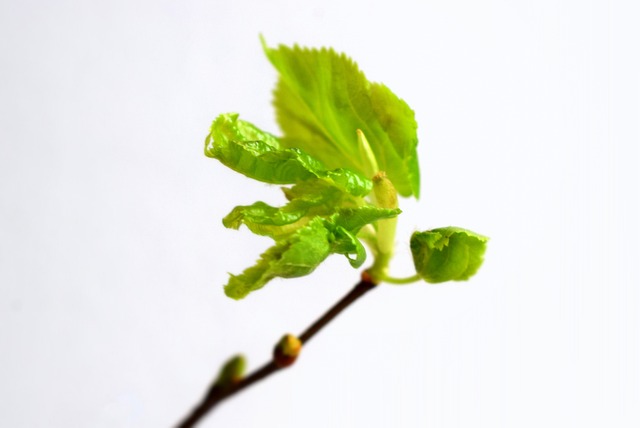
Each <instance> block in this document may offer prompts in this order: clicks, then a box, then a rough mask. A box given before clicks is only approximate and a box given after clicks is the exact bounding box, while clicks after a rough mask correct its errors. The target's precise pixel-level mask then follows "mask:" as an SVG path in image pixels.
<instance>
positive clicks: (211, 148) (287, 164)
mask: <svg viewBox="0 0 640 428" xmlns="http://www.w3.org/2000/svg"><path fill="white" fill-rule="evenodd" d="M205 154H206V155H207V156H209V157H212V158H215V159H218V160H219V161H220V162H222V163H223V164H224V165H226V166H228V167H229V168H231V169H233V170H234V171H237V172H239V173H241V174H244V175H246V176H247V177H250V178H253V179H255V180H259V181H263V182H265V183H272V184H295V183H298V182H300V181H304V180H309V179H313V178H323V179H326V180H329V181H331V182H333V183H335V184H336V185H339V186H340V187H342V188H343V189H345V190H346V191H348V192H349V193H351V194H353V195H356V196H365V195H366V194H368V193H369V191H370V190H371V186H372V185H371V181H370V180H368V179H366V178H364V177H363V176H362V175H360V174H358V173H356V172H354V171H350V170H348V169H344V168H336V169H333V170H328V169H327V168H326V167H325V166H324V164H323V163H322V162H321V161H319V160H317V159H315V158H313V157H311V156H309V155H308V154H307V153H305V152H304V151H302V150H301V149H297V148H283V147H281V145H280V143H279V141H278V139H277V138H276V137H274V136H273V135H271V134H269V133H267V132H264V131H261V130H260V129H258V128H256V127H255V126H254V125H252V124H250V123H249V122H245V121H243V120H240V119H238V115H237V114H234V113H229V114H222V115H220V116H218V117H217V118H216V120H214V121H213V123H212V125H211V132H210V133H209V135H208V136H207V139H206V141H205Z"/></svg>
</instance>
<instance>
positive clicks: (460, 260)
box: [411, 227, 489, 283]
mask: <svg viewBox="0 0 640 428" xmlns="http://www.w3.org/2000/svg"><path fill="white" fill-rule="evenodd" d="M488 240H489V238H487V237H485V236H482V235H478V234H477V233H474V232H471V231H470V230H466V229H461V228H457V227H443V228H440V229H433V230H429V231H426V232H415V233H414V234H413V235H412V236H411V253H412V254H413V263H414V265H415V267H416V272H418V274H419V275H420V277H422V278H423V279H424V280H425V281H427V282H431V283H438V282H445V281H464V280H467V279H469V278H470V277H471V276H473V275H474V274H475V273H476V272H477V271H478V269H479V268H480V266H481V265H482V261H483V257H484V253H485V250H486V248H487V241H488Z"/></svg>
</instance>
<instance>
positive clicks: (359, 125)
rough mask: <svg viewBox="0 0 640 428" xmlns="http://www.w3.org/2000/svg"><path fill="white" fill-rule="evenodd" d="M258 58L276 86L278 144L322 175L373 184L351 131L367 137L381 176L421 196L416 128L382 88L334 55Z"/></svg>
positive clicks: (306, 52)
mask: <svg viewBox="0 0 640 428" xmlns="http://www.w3.org/2000/svg"><path fill="white" fill-rule="evenodd" d="M263 45H264V50H265V53H266V55H267V57H268V58H269V60H270V61H271V63H272V64H273V65H274V66H275V68H276V69H277V70H278V72H279V73H280V79H279V82H278V84H277V87H276V90H275V92H274V106H275V108H276V115H277V120H278V123H279V124H280V127H281V128H282V130H283V132H284V137H283V138H282V139H281V143H282V144H283V145H284V146H286V147H297V148H300V149H302V150H305V151H306V152H307V153H309V154H310V155H311V156H313V157H315V158H317V159H319V160H321V161H322V162H323V163H324V164H325V165H327V167H328V168H339V167H343V168H350V169H353V170H355V171H358V172H359V173H361V174H363V175H364V176H366V177H373V175H374V174H375V173H377V172H378V171H373V170H372V168H374V167H373V166H372V162H371V161H370V160H369V159H368V157H367V156H363V155H362V153H363V148H362V147H361V144H359V142H358V135H357V131H358V130H361V131H362V132H363V133H364V135H365V136H366V139H364V140H365V141H368V144H369V145H370V149H371V151H372V152H373V154H374V156H375V161H376V162H374V164H375V163H377V165H378V168H380V170H382V171H385V172H386V173H387V175H388V176H389V178H390V179H391V181H392V182H393V184H394V186H395V187H396V188H397V190H398V192H399V193H400V194H401V195H402V196H411V195H413V196H415V197H416V198H417V197H418V196H419V193H420V172H419V167H418V157H417V152H416V146H417V144H418V138H417V134H416V129H417V124H416V121H415V118H414V113H413V111H412V110H411V109H410V108H409V106H408V105H407V104H406V103H405V102H404V101H403V100H401V99H400V98H398V97H397V96H396V95H394V94H393V93H392V92H391V91H390V90H389V89H388V88H387V87H386V86H384V85H382V84H379V83H371V82H369V81H368V80H367V79H366V77H365V76H364V74H363V73H362V72H361V71H360V70H359V69H358V66H357V65H356V63H355V62H353V61H352V60H351V59H349V58H348V57H347V56H345V55H344V54H338V53H336V52H335V51H333V50H332V49H320V50H318V49H307V48H301V47H299V46H294V47H293V48H289V47H286V46H279V47H278V48H276V49H273V48H268V47H267V46H266V44H265V43H264V40H263ZM368 149H369V148H367V150H368Z"/></svg>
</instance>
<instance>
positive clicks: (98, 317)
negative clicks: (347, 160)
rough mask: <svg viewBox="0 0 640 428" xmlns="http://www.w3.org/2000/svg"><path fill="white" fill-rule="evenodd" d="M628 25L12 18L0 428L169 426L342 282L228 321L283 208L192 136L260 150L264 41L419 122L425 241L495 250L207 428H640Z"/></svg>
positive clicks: (259, 9) (3, 151)
mask: <svg viewBox="0 0 640 428" xmlns="http://www.w3.org/2000/svg"><path fill="white" fill-rule="evenodd" d="M639 19H640V17H639V10H638V6H637V2H633V1H631V0H629V1H626V2H625V1H609V2H607V1H596V0H592V1H590V0H583V1H568V0H565V1H563V0H542V1H536V2H530V1H507V0H493V1H460V0H453V1H437V2H434V1H428V2H427V1H425V2H406V1H399V0H396V1H392V2H389V1H384V2H381V1H368V2H364V1H363V2H348V1H345V0H341V1H329V0H324V1H315V2H306V3H303V2H293V1H290V2H288V1H234V2H231V1H211V0H209V1H180V2H178V1H175V2H171V1H157V0H156V1H131V0H127V1H104V2H98V1H64V0H63V1H56V2H46V1H37V0H36V1H29V0H21V1H6V0H5V1H3V2H2V3H1V6H0V62H1V68H0V347H1V349H0V425H1V426H3V427H13V428H21V427H24V428H33V427H82V428H84V427H170V426H172V425H173V424H175V423H176V422H177V421H178V420H179V419H180V418H181V417H182V416H183V415H184V414H185V413H186V411H187V410H188V409H190V408H191V406H192V405H193V404H195V402H196V401H197V400H199V399H200V397H201V394H202V393H203V392H204V390H205V388H206V386H207V384H208V383H209V381H210V379H211V378H212V377H213V376H214V375H215V373H216V372H217V370H218V367H219V365H220V364H221V363H222V362H223V361H224V360H225V359H226V358H228V357H229V356H231V355H232V354H234V353H236V352H243V353H244V354H245V355H246V356H247V357H248V359H249V364H250V367H251V368H254V367H256V366H258V365H261V364H262V363H263V362H265V361H266V360H267V358H268V357H269V354H270V352H271V347H272V345H273V343H275V341H276V340H277V339H278V338H279V337H280V336H281V335H282V334H283V333H285V332H292V333H299V332H301V331H302V330H303V329H304V328H305V327H306V326H307V325H308V324H309V323H310V322H311V321H312V320H313V319H315V318H316V317H317V316H318V315H319V314H321V313H322V312H323V311H324V309H326V308H327V307H328V306H329V305H330V304H331V303H333V302H334V301H336V300H337V299H338V298H339V297H340V296H341V295H342V294H344V293H346V291H347V290H348V289H350V287H351V286H352V285H353V284H354V283H355V282H356V281H357V280H358V273H357V272H356V271H354V270H352V269H351V268H350V267H349V266H348V264H347V262H346V260H345V259H344V258H342V257H338V256H334V257H332V258H330V259H329V260H328V262H327V263H326V264H324V265H323V266H322V267H320V268H319V269H318V270H317V271H316V272H315V273H314V274H313V275H312V276H310V277H306V278H302V279H298V280H286V281H284V280H283V281H273V282H272V283H271V284H269V285H268V286H267V287H266V288H264V289H263V290H261V291H259V292H256V293H255V294H253V295H251V296H249V297H248V298H247V299H245V300H243V301H239V302H236V301H232V300H230V299H228V298H226V297H225V296H224V294H223V292H222V285H223V284H224V283H225V282H226V277H227V272H235V273H237V272H240V271H241V270H242V269H244V268H245V267H247V266H248V265H250V264H251V263H252V262H253V260H254V259H255V258H256V257H257V256H258V254H259V253H260V252H261V251H262V250H264V249H265V248H266V247H267V246H268V245H269V242H268V241H267V240H266V239H265V238H259V237H255V236H253V235H251V233H249V232H248V231H246V230H241V231H229V230H226V229H224V227H223V226H222V224H221V222H220V219H221V218H222V216H223V215H224V214H226V213H227V212H228V211H229V210H231V208H232V207H233V206H235V205H240V204H248V203H252V202H254V201H255V200H258V199H262V200H265V201H267V202H271V203H277V202H281V196H280V193H279V191H278V190H277V188H275V187H270V186H267V185H262V184H260V183H255V182H251V181H250V180H247V179H245V178H243V177H240V176H237V174H235V173H232V172H230V171H228V170H226V169H225V168H224V167H223V166H222V165H221V164H219V163H218V162H217V161H215V160H212V159H208V158H205V157H204V155H203V141H204V137H205V136H206V134H207V132H208V127H209V124H210V122H211V120H212V119H213V118H214V117H215V116H216V115H217V114H219V113H223V112H229V111H237V112H240V113H241V114H242V117H243V118H245V119H247V120H250V121H252V122H254V123H256V124H257V125H258V126H261V127H263V128H265V129H267V130H270V131H272V132H276V133H277V127H276V125H275V121H274V119H273V111H272V108H271V106H270V91H271V89H272V87H273V84H274V83H275V72H274V71H273V69H272V68H271V66H270V65H269V64H268V62H267V60H266V59H265V58H264V56H263V54H262V52H261V47H260V43H259V39H258V35H259V33H262V34H263V35H264V36H265V37H266V39H267V41H268V42H269V43H270V44H271V45H275V44H278V43H287V44H291V43H294V42H298V43H300V44H303V45H309V46H322V45H326V46H333V47H335V48H336V49H338V50H340V51H344V52H347V53H348V54H349V55H350V56H352V57H353V58H354V59H356V60H357V61H358V63H359V64H360V66H361V68H362V69H363V70H364V71H365V72H366V73H367V76H368V77H369V78H370V79H372V80H375V81H382V82H384V83H386V84H387V85H388V86H389V87H390V88H391V89H392V90H393V91H394V92H396V93H397V94H398V95H400V96H401V97H402V98H404V99H405V100H406V101H407V102H408V103H409V105H411V106H412V107H413V109H414V110H415V111H416V117H417V120H418V123H419V137H420V146H419V153H420V162H421V167H422V176H423V179H422V186H423V191H422V197H421V199H420V201H418V202H417V203H415V202H412V201H403V203H402V208H404V211H405V212H404V213H403V214H402V216H401V220H400V232H399V236H398V248H399V249H398V257H397V260H396V263H395V264H394V266H393V270H394V271H395V273H397V274H398V275H408V274H410V268H411V264H410V261H409V253H408V252H407V249H406V246H407V243H408V238H409V235H410V233H411V232H412V231H413V230H416V229H422V230H424V229H429V228H433V227H439V226H447V225H456V226H461V227H467V228H470V229H473V230H476V231H478V232H480V233H483V234H486V235H488V236H490V237H491V239H492V240H491V242H490V247H489V250H488V253H487V257H486V262H485V265H484V267H483V268H482V269H481V271H480V272H479V274H478V275H477V276H476V277H474V278H473V279H472V281H470V282H468V283H455V284H444V285H438V286H433V285H427V284H415V285H412V286H406V287H394V286H386V285H385V286H381V287H380V289H379V290H376V291H374V292H372V293H371V294H370V295H368V296H367V297H365V298H364V299H363V300H362V301H359V302H358V303H357V304H356V305H355V306H354V307H352V308H351V309H349V310H348V311H347V312H346V313H345V314H344V315H342V316H341V317H340V318H338V319H337V320H336V321H335V322H334V323H333V324H331V325H330V326H329V327H328V328H327V330H326V331H324V332H322V333H321V334H320V335H319V336H318V337H317V338H314V340H313V341H312V342H310V343H309V345H308V346H307V348H306V349H305V350H304V351H303V354H302V355H301V357H300V360H299V361H298V363H297V364H296V366H294V367H293V368H292V369H290V370H288V371H286V372H283V373H280V374H278V375H277V376H274V377H272V378H270V379H269V380H268V381H266V382H264V383H262V384H259V385H256V386H255V387H253V388H251V389H250V390H247V391H246V392H244V393H242V394H241V395H239V396H237V397H235V398H233V399H231V400H229V401H228V402H225V403H224V404H223V405H221V406H220V407H219V408H218V409H217V410H216V411H215V412H214V413H213V414H212V415H211V417H210V418H208V419H207V421H206V422H205V423H203V424H202V426H203V427H206V426H211V427H213V426H224V427H242V428H245V427H283V428H286V427H301V426H302V427H433V428H436V427H437V428H452V427H474V428H476V427H477V428H479V427H487V428H489V427H490V428H496V427H518V428H520V427H540V426H545V427H585V426H596V427H637V426H639V425H638V424H639V423H640V315H638V312H639V311H640V291H639V289H638V287H639V285H640V281H639V279H640V278H639V275H638V265H639V264H640V257H639V256H640V254H639V251H638V242H639V239H640V236H639V232H638V220H639V218H640V216H639V212H638V196H639V194H640V192H639V189H638V181H639V180H638V179H639V174H638V172H637V168H638V165H639V161H640V158H639V152H638V145H639V142H640V138H639V137H640V129H639V123H640V101H639V95H640V61H639V51H638V44H637V37H638V36H639V35H640V34H639V33H640V32H639V31H638V30H637V25H638V21H639Z"/></svg>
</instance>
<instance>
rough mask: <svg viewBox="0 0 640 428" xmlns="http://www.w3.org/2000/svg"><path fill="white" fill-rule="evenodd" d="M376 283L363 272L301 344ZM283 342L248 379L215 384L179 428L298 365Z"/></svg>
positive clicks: (188, 425) (305, 334)
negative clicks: (262, 381) (223, 401)
mask: <svg viewBox="0 0 640 428" xmlns="http://www.w3.org/2000/svg"><path fill="white" fill-rule="evenodd" d="M375 286H376V284H375V282H374V281H373V280H372V278H371V277H370V276H369V275H368V274H367V272H364V273H363V274H362V279H361V280H360V282H359V283H358V284H356V286H355V287H353V289H352V290H351V291H350V292H349V293H347V294H346V295H345V296H344V297H343V298H342V299H341V300H340V301H338V303H336V304H335V305H333V306H332V307H331V308H330V309H329V310H328V311H327V312H326V313H325V314H324V315H322V316H321V317H320V318H318V320H317V321H316V322H314V323H313V324H311V325H310V326H309V327H308V328H307V329H306V330H305V331H304V332H303V333H302V334H301V335H300V336H299V337H298V338H296V340H299V341H300V344H304V343H307V342H308V341H309V340H311V338H312V337H313V336H315V335H316V333H318V332H319V331H320V330H322V329H323V328H324V327H325V326H326V325H327V324H329V323H330V322H331V321H332V320H333V319H334V318H335V317H336V316H338V314H340V313H341V312H342V311H344V310H345V309H346V308H348V307H349V306H350V305H351V304H352V303H354V302H355V301H356V300H358V299H359V298H360V297H362V296H363V295H364V294H365V293H366V292H367V291H369V290H373V289H374V288H375ZM281 344H282V342H280V343H279V344H278V345H276V347H275V349H274V355H273V358H272V360H271V361H269V362H268V363H267V364H265V365H264V366H262V367H261V368H259V369H257V370H256V371H254V372H253V373H251V374H250V375H249V376H246V377H244V378H242V379H240V380H238V381H236V382H234V383H231V384H229V385H226V386H222V385H219V384H217V383H214V385H213V386H212V387H211V388H210V389H209V391H208V392H207V394H206V395H205V397H204V399H203V400H202V402H201V403H200V404H199V405H198V406H196V407H195V408H194V409H193V410H192V411H191V413H190V414H189V415H188V416H187V417H186V418H185V419H184V420H183V421H182V422H181V423H180V424H179V425H178V426H177V428H191V427H194V426H195V425H196V424H197V423H198V422H199V421H200V420H201V419H202V418H204V417H205V416H206V415H207V413H209V412H210V411H211V409H213V408H214V407H215V406H216V405H217V404H219V403H220V402H221V401H222V400H224V399H225V398H229V397H230V396H232V395H234V394H236V393H238V392H240V391H242V390H243V389H245V388H247V387H249V386H251V385H253V384H254V383H256V382H258V381H260V380H262V379H264V378H266V377H268V376H270V375H272V374H273V373H275V372H277V371H280V370H281V369H283V368H285V367H288V366H289V365H291V364H293V363H294V362H295V359H296V357H297V352H298V351H299V349H298V350H296V353H295V355H289V356H288V357H287V356H284V355H283V350H282V347H281Z"/></svg>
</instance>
